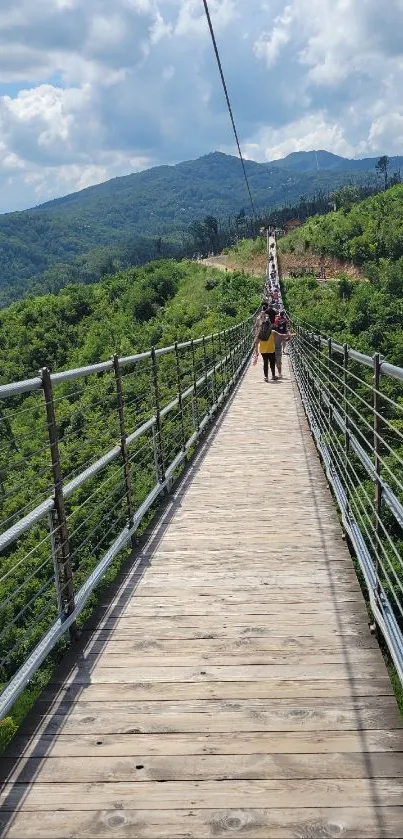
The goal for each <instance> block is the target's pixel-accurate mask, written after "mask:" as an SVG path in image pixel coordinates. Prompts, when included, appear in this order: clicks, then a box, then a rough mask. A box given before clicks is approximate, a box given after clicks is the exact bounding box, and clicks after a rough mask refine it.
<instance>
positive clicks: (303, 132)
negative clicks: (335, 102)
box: [247, 114, 354, 161]
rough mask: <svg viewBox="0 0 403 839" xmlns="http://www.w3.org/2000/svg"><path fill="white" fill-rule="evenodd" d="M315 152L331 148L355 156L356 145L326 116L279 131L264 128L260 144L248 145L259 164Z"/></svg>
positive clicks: (313, 117)
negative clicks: (299, 153)
mask: <svg viewBox="0 0 403 839" xmlns="http://www.w3.org/2000/svg"><path fill="white" fill-rule="evenodd" d="M312 149H328V150H330V151H332V152H333V153H334V154H340V155H342V156H343V157H353V155H354V146H352V145H351V143H349V142H348V141H347V140H346V138H345V136H344V132H343V130H342V128H341V127H340V126H339V125H337V124H336V123H334V122H333V123H332V122H329V121H327V119H326V116H325V115H324V114H313V115H311V116H307V117H303V118H302V119H301V120H298V121H296V122H291V123H289V124H288V125H286V126H284V127H283V128H279V129H274V130H272V129H263V130H262V132H261V133H260V136H259V137H258V138H257V140H256V142H255V143H252V144H250V145H248V146H247V152H248V156H249V157H252V158H253V159H255V160H259V161H270V160H278V159H279V158H281V157H285V156H286V155H287V154H290V153H291V152H295V151H311V150H312Z"/></svg>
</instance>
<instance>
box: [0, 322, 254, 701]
mask: <svg viewBox="0 0 403 839" xmlns="http://www.w3.org/2000/svg"><path fill="white" fill-rule="evenodd" d="M251 327H252V318H249V319H247V320H245V321H244V322H243V323H240V324H238V325H236V326H234V327H232V328H229V329H226V330H223V331H221V332H218V333H215V334H213V335H209V336H205V337H203V338H199V339H197V340H192V341H187V342H185V343H176V344H174V345H172V346H170V347H164V348H160V349H155V348H153V349H151V350H150V351H148V352H144V353H140V354H138V355H133V356H128V357H123V358H118V357H117V356H115V357H114V358H113V359H110V360H108V361H105V362H101V363H99V364H92V365H89V366H87V367H81V368H77V369H75V370H65V371H62V372H58V373H51V372H50V371H49V370H48V369H47V368H44V369H42V370H41V372H40V375H39V376H38V377H36V378H33V379H29V380H26V381H21V382H14V383H11V384H6V385H1V386H0V433H1V441H2V443H1V449H0V513H1V524H0V682H1V683H2V686H3V691H2V693H1V695H0V716H4V715H5V714H6V713H7V711H8V710H9V709H10V707H11V706H12V704H13V703H14V701H15V699H16V698H17V696H18V695H19V694H20V693H21V691H22V690H23V688H24V687H25V686H26V685H27V683H28V682H29V680H30V679H31V678H32V676H33V674H34V673H35V672H36V671H37V670H38V668H39V667H40V665H41V664H42V662H43V661H44V660H45V658H46V657H47V656H48V654H49V652H50V651H51V650H52V649H53V648H54V647H55V646H56V644H58V643H59V642H61V639H63V641H62V643H66V642H67V640H66V633H70V636H74V634H75V630H76V626H77V619H78V618H79V616H80V615H82V613H83V612H84V614H85V613H86V612H87V611H88V608H89V607H90V605H91V596H92V595H93V592H94V590H95V588H96V587H97V585H98V584H99V583H100V581H101V580H102V579H105V578H106V579H107V577H108V572H109V573H111V571H110V570H109V569H111V566H112V565H113V563H114V561H115V559H116V557H117V556H118V554H121V552H122V551H126V552H127V553H128V554H129V552H130V548H131V547H132V546H133V545H134V539H135V534H136V531H137V530H138V528H139V526H140V525H141V523H142V522H145V523H146V522H147V520H148V519H149V518H150V516H151V514H152V510H153V508H154V507H155V505H156V503H157V501H158V499H159V497H160V496H161V494H162V493H164V492H168V491H169V490H170V488H171V485H172V483H173V480H174V478H175V477H176V476H177V475H178V472H179V470H181V468H183V465H184V463H185V461H186V459H187V458H188V456H189V454H190V453H191V452H192V451H193V449H194V447H195V446H196V445H197V443H198V440H199V438H200V436H201V435H202V434H203V432H204V430H205V429H206V427H207V426H208V424H209V423H210V422H211V420H212V418H213V416H214V414H215V413H216V411H217V409H218V408H219V407H220V406H221V405H222V404H223V403H224V402H225V400H226V398H227V397H228V395H229V393H230V391H231V388H232V387H233V385H234V384H235V382H236V381H237V379H238V377H239V376H240V375H241V373H242V370H243V368H244V366H245V365H246V363H247V361H248V359H249V357H250V354H251V351H252V328H251ZM120 558H121V557H120ZM80 620H82V617H81V618H80Z"/></svg>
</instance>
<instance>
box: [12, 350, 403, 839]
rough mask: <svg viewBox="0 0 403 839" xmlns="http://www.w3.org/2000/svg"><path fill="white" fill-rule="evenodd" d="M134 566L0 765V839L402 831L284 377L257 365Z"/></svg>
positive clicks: (343, 575)
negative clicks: (273, 379)
mask: <svg viewBox="0 0 403 839" xmlns="http://www.w3.org/2000/svg"><path fill="white" fill-rule="evenodd" d="M140 559H141V562H140V565H139V566H137V568H135V569H132V570H131V572H128V574H127V576H126V577H125V579H124V581H123V584H122V587H121V589H120V590H119V592H118V593H117V594H116V597H115V599H114V601H113V603H112V604H111V605H110V606H109V607H108V608H107V609H105V612H104V617H103V619H102V620H101V622H100V624H99V625H98V627H97V629H96V631H95V632H94V633H90V632H88V634H87V635H86V636H85V645H84V647H83V652H82V653H80V656H79V658H78V659H77V658H76V660H75V665H74V666H72V667H71V668H70V669H69V670H68V671H66V665H65V667H64V673H63V671H60V675H57V676H56V679H55V681H56V688H55V686H52V687H51V688H50V690H49V691H48V692H47V694H45V695H44V696H43V697H42V698H41V700H40V701H39V702H38V704H37V706H36V708H35V715H34V717H31V719H30V720H29V721H28V724H27V725H28V728H27V727H26V731H25V733H24V731H23V732H22V733H21V734H20V736H19V737H17V738H16V739H15V740H14V742H13V743H12V746H11V749H10V751H9V753H8V756H7V757H6V758H5V759H3V760H2V761H1V777H2V780H3V781H4V786H3V788H2V793H1V804H2V809H1V816H0V824H1V825H2V830H3V833H2V835H3V836H7V837H10V839H11V837H12V839H16V837H19V838H20V839H33V837H35V839H39V837H40V838H41V839H50V838H51V839H62V837H63V839H64V837H75V839H78V838H80V839H81V838H82V839H84V837H85V839H87V837H110V838H111V839H112V837H136V839H179V837H180V839H185V837H187V839H206V837H213V838H214V839H219V838H220V837H226V838H227V839H231V838H232V837H233V838H234V839H235V837H251V839H286V837H287V838H288V837H297V838H298V839H308V837H354V839H359V837H371V838H372V837H373V838H374V839H377V837H401V836H403V757H402V755H403V728H402V718H401V716H400V715H399V712H398V709H397V705H396V701H395V699H394V696H393V692H392V688H391V684H390V681H389V678H388V673H387V670H386V668H385V665H384V662H383V659H382V655H381V653H380V651H379V648H378V646H377V643H376V641H375V639H374V638H373V636H371V635H370V633H369V629H368V623H367V614H366V609H365V605H364V601H363V597H362V594H361V591H360V588H359V586H358V583H357V581H356V577H355V573H354V570H353V566H352V561H351V558H350V556H349V553H348V550H347V547H346V544H345V542H344V541H343V537H342V531H341V528H340V526H339V523H338V520H337V515H336V511H335V508H334V504H333V502H332V499H331V496H330V493H329V490H328V488H327V484H326V480H325V477H324V475H323V472H322V469H321V466H320V463H319V461H318V458H317V456H316V452H315V449H314V446H313V443H312V441H311V438H310V435H309V432H308V429H307V425H306V421H305V418H304V415H303V411H302V408H301V405H300V402H299V397H298V395H297V391H296V387H295V383H294V382H293V381H292V378H291V376H290V374H289V371H288V369H287V370H286V378H285V379H284V380H283V381H282V382H277V383H269V384H265V383H264V381H263V376H262V371H261V368H260V364H259V366H258V367H257V368H249V370H248V372H247V374H246V376H245V378H244V379H243V381H242V382H241V384H240V386H239V388H238V390H237V392H236V393H235V395H234V396H233V398H232V400H231V404H230V405H229V406H228V407H227V409H226V410H225V412H224V413H223V414H222V415H221V418H220V420H219V422H218V424H217V426H216V428H215V430H214V431H213V432H212V434H211V436H210V439H209V441H208V442H207V444H206V445H205V446H204V449H203V450H202V451H201V452H200V454H199V455H198V457H197V459H196V461H195V463H194V465H193V466H192V467H191V469H190V470H189V472H188V475H187V477H186V478H185V480H184V482H183V483H182V485H181V486H180V487H179V490H178V491H177V492H176V494H175V495H174V496H173V497H172V499H171V501H170V503H169V505H168V507H167V509H166V512H165V515H164V517H163V518H162V519H161V520H160V522H159V523H158V525H157V527H156V529H155V532H154V534H153V536H152V538H151V540H150V541H149V542H148V543H147V545H146V547H145V548H143V550H142V553H141V557H140ZM66 672H67V675H66ZM57 682H60V684H59V685H57ZM55 691H56V692H57V695H56V697H55ZM28 729H29V731H30V733H27V731H28ZM16 757H19V760H18V761H16V760H15V758H16Z"/></svg>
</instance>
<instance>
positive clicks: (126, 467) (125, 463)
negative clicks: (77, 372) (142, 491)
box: [113, 355, 136, 548]
mask: <svg viewBox="0 0 403 839" xmlns="http://www.w3.org/2000/svg"><path fill="white" fill-rule="evenodd" d="M113 369H114V373H115V384H116V398H117V409H118V417H119V431H120V451H121V456H122V467H123V478H124V484H125V491H126V501H127V512H128V519H129V527H131V526H132V524H133V520H134V507H133V491H132V480H131V474H130V463H129V455H128V451H127V444H126V439H127V434H126V428H125V409H124V396H123V387H122V373H121V370H120V364H119V357H118V356H117V355H114V356H113ZM131 545H132V548H135V547H136V537H135V536H134V534H133V535H132V537H131Z"/></svg>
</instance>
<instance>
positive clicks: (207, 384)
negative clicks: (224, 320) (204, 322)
mask: <svg viewBox="0 0 403 839" xmlns="http://www.w3.org/2000/svg"><path fill="white" fill-rule="evenodd" d="M203 360H204V384H205V388H206V399H207V414H208V415H210V394H209V380H208V362H207V351H206V338H205V336H204V335H203Z"/></svg>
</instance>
